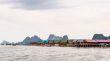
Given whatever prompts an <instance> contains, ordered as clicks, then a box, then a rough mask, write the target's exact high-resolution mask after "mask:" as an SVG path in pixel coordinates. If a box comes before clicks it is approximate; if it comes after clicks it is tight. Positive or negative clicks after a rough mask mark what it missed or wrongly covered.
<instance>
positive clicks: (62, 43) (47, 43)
mask: <svg viewBox="0 0 110 61" xmlns="http://www.w3.org/2000/svg"><path fill="white" fill-rule="evenodd" d="M109 38H110V36H109V37H105V36H103V35H102V34H95V35H94V36H93V38H92V39H68V36H67V35H65V36H64V37H58V36H55V35H50V36H49V38H48V40H43V41H42V40H41V39H40V38H39V37H38V36H33V37H26V39H24V40H23V42H19V43H8V42H7V43H6V41H5V43H2V44H1V45H13V46H16V45H28V46H43V47H52V46H55V47H99V48H100V47H110V39H109ZM36 40H37V41H36Z"/></svg>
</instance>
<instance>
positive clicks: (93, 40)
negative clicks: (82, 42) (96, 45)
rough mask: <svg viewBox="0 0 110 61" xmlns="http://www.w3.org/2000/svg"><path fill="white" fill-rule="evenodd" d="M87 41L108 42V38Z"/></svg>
mask: <svg viewBox="0 0 110 61" xmlns="http://www.w3.org/2000/svg"><path fill="white" fill-rule="evenodd" d="M89 42H110V40H91V41H89Z"/></svg>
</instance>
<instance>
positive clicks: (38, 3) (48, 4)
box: [1, 0, 57, 10]
mask: <svg viewBox="0 0 110 61" xmlns="http://www.w3.org/2000/svg"><path fill="white" fill-rule="evenodd" d="M1 3H2V4H12V5H13V8H20V9H28V10H34V9H52V8H56V7H57V6H56V1H55V0H2V1H1Z"/></svg>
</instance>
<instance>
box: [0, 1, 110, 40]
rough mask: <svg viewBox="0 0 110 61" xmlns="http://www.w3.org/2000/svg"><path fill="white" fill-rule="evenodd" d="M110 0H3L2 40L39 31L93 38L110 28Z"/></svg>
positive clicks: (42, 34)
mask: <svg viewBox="0 0 110 61" xmlns="http://www.w3.org/2000/svg"><path fill="white" fill-rule="evenodd" d="M109 26H110V0H0V40H1V41H2V40H7V41H11V42H12V41H14V42H16V41H22V40H23V39H24V38H25V37H27V36H30V37H31V36H33V35H38V36H39V37H41V38H42V39H44V40H45V39H47V38H48V36H49V34H55V35H57V36H63V35H68V36H69V38H70V39H91V38H92V36H93V35H94V34H95V33H103V34H105V35H106V36H108V35H109V31H110V28H109Z"/></svg>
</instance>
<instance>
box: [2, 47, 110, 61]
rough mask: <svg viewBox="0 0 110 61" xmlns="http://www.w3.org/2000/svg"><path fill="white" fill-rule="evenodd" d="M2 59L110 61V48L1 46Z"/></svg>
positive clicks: (11, 60) (25, 60)
mask: <svg viewBox="0 0 110 61" xmlns="http://www.w3.org/2000/svg"><path fill="white" fill-rule="evenodd" d="M0 61H110V48H73V47H38V46H0Z"/></svg>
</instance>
